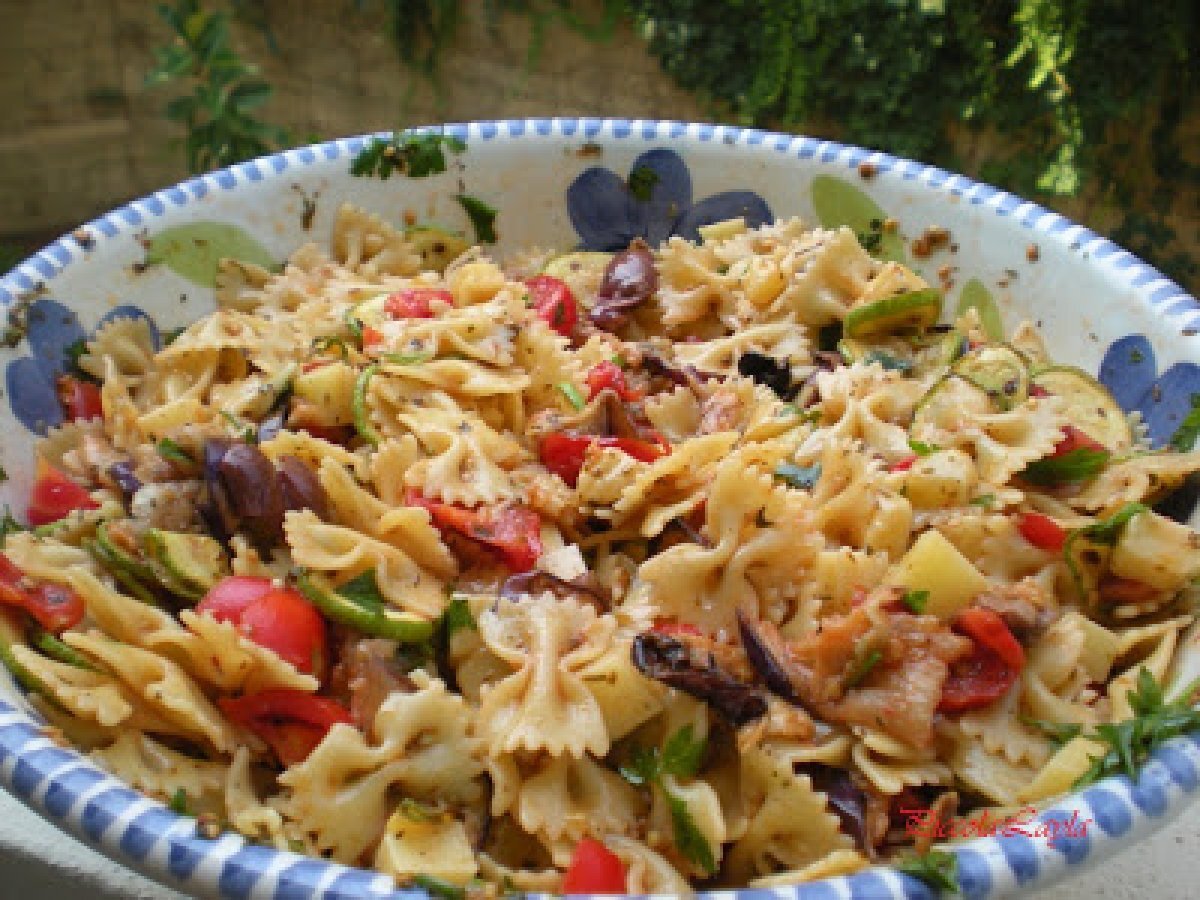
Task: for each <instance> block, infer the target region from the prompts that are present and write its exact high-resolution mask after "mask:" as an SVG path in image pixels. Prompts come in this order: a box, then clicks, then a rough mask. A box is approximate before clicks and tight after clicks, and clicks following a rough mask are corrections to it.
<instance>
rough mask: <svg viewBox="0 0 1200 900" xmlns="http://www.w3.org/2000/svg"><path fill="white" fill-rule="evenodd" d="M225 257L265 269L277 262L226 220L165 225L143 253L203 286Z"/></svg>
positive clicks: (213, 278) (209, 284)
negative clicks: (172, 226)
mask: <svg viewBox="0 0 1200 900" xmlns="http://www.w3.org/2000/svg"><path fill="white" fill-rule="evenodd" d="M197 149H199V148H197ZM225 257H229V258H232V259H237V260H241V261H242V262H248V263H255V264H257V265H260V266H263V267H265V268H268V269H274V268H276V265H277V264H276V261H275V259H274V258H273V257H272V256H271V254H270V253H268V252H267V250H266V248H265V247H263V246H262V244H260V243H259V242H258V241H256V240H255V239H254V238H252V237H251V236H250V235H249V234H247V233H246V232H245V231H243V230H242V229H241V228H238V227H237V226H236V225H230V224H228V223H226V222H193V223H191V224H190V225H179V226H177V227H175V228H168V229H167V230H166V231H161V232H159V233H158V234H156V235H154V237H152V238H151V240H150V246H149V249H148V250H147V252H146V262H147V263H150V264H155V263H162V264H164V265H166V266H168V267H169V268H171V269H172V270H174V271H175V272H177V273H178V274H180V275H182V276H183V277H184V278H186V279H188V280H189V281H194V282H196V284H202V285H205V286H206V287H212V286H213V284H214V283H215V282H216V277H217V263H218V262H219V261H220V260H221V259H223V258H225Z"/></svg>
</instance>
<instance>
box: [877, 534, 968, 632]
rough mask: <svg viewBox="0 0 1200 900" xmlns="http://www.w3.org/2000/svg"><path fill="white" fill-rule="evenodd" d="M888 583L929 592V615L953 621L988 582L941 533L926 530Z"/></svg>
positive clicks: (903, 558) (886, 579) (895, 567)
mask: <svg viewBox="0 0 1200 900" xmlns="http://www.w3.org/2000/svg"><path fill="white" fill-rule="evenodd" d="M885 581H886V583H887V584H892V585H897V586H899V587H903V588H905V589H907V590H926V591H929V600H928V602H927V603H926V605H925V613H926V615H931V616H937V617H939V618H941V619H947V620H949V619H952V618H954V616H955V615H956V614H957V613H958V611H959V610H960V609H962V608H963V607H965V606H967V605H968V604H970V602H971V601H972V600H974V599H975V597H976V596H977V595H978V594H979V593H980V592H981V591H983V590H985V589H986V588H987V580H986V579H985V578H984V577H983V575H982V574H981V573H980V571H979V570H978V569H976V568H975V567H974V566H973V565H971V562H970V560H968V559H967V558H966V557H965V556H963V555H962V554H961V553H960V552H959V551H958V548H956V547H955V546H954V545H953V544H951V543H950V542H949V541H948V540H946V538H945V537H944V536H943V535H942V533H941V532H940V531H926V532H925V533H923V534H922V535H921V536H920V537H919V538H917V539H916V541H915V542H914V543H913V545H912V547H910V548H909V550H908V552H907V553H905V554H904V556H903V557H902V558H901V559H900V561H899V562H898V563H897V564H896V565H894V566H893V567H892V569H891V570H890V571H889V572H888V574H887V577H886V578H885Z"/></svg>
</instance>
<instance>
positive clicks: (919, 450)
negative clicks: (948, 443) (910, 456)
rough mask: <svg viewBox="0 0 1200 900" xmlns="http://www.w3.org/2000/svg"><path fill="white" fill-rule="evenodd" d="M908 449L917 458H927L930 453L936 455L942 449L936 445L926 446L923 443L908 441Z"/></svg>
mask: <svg viewBox="0 0 1200 900" xmlns="http://www.w3.org/2000/svg"><path fill="white" fill-rule="evenodd" d="M908 447H909V449H910V450H912V452H913V453H915V454H917V456H929V455H930V454H931V453H937V452H938V451H939V450H941V449H942V448H941V447H939V446H938V445H937V444H926V443H925V442H924V441H914V440H911V439H910V440H909V442H908Z"/></svg>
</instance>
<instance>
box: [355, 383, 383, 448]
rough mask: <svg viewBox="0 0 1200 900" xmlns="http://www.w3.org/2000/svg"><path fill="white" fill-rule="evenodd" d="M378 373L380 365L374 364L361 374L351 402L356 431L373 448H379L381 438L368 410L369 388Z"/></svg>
mask: <svg viewBox="0 0 1200 900" xmlns="http://www.w3.org/2000/svg"><path fill="white" fill-rule="evenodd" d="M378 371H379V363H372V364H371V365H369V366H367V367H366V368H365V369H363V370H362V371H361V372H360V373H359V375H358V380H357V381H356V382H354V396H353V399H352V401H351V403H352V409H353V411H354V430H355V431H357V432H358V434H359V436H360V437H361V438H362V439H363V440H364V441H366V442H367V443H368V444H370V445H371V446H373V447H378V446H379V441H380V438H379V432H378V431H376V430H375V426H374V425H372V424H371V414H370V411H369V410H368V409H367V388H368V387H370V385H371V379H372V378H374V377H375V373H376V372H378Z"/></svg>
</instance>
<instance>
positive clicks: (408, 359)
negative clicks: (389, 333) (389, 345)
mask: <svg viewBox="0 0 1200 900" xmlns="http://www.w3.org/2000/svg"><path fill="white" fill-rule="evenodd" d="M433 357H434V353H433V351H432V350H425V351H423V352H421V353H383V354H380V356H379V358H380V359H382V360H383V361H384V362H386V363H391V364H392V365H394V366H415V365H418V364H419V363H425V362H429V361H430V360H431V359H433Z"/></svg>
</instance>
